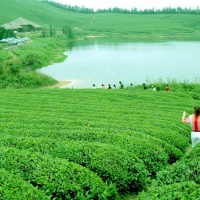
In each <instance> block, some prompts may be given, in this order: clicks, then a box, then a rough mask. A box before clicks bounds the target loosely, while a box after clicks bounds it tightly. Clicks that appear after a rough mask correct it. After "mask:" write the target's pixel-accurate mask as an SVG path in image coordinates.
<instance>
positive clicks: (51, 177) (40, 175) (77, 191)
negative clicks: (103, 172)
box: [0, 148, 118, 199]
mask: <svg viewBox="0 0 200 200" xmlns="http://www.w3.org/2000/svg"><path fill="white" fill-rule="evenodd" d="M0 159H1V161H2V162H1V163H0V168H5V169H6V170H9V171H10V172H12V173H14V174H17V175H19V176H20V177H22V178H23V179H24V180H26V181H29V182H30V183H31V184H32V185H33V186H35V187H36V188H38V189H39V190H41V191H43V192H44V193H45V194H46V195H47V196H51V199H117V196H118V195H117V191H116V189H115V187H114V185H109V186H108V185H107V184H105V183H104V182H103V181H102V180H101V179H100V178H99V177H98V176H97V175H96V174H95V173H93V172H91V171H90V170H88V169H87V168H83V167H81V166H79V165H77V164H74V163H71V162H68V161H66V160H63V159H58V158H54V159H53V158H52V157H50V156H47V155H46V156H44V155H42V154H40V153H30V152H28V151H19V150H17V149H15V148H0Z"/></svg>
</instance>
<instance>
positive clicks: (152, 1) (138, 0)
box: [53, 0, 200, 10]
mask: <svg viewBox="0 0 200 200" xmlns="http://www.w3.org/2000/svg"><path fill="white" fill-rule="evenodd" d="M53 1H55V2H58V3H62V4H67V5H73V6H75V5H76V6H79V7H82V6H84V7H86V8H93V9H94V10H97V9H103V8H113V7H118V8H125V9H132V8H137V9H138V10H140V9H142V10H143V9H149V8H155V9H162V8H165V7H171V8H176V7H182V8H186V7H187V8H196V7H197V6H198V7H199V8H200V0H53Z"/></svg>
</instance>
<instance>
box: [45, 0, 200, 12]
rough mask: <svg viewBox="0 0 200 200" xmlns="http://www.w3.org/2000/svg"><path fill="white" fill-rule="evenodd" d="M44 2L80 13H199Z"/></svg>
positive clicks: (177, 9)
mask: <svg viewBox="0 0 200 200" xmlns="http://www.w3.org/2000/svg"><path fill="white" fill-rule="evenodd" d="M43 1H44V2H46V3H48V4H51V5H54V6H56V7H58V8H62V9H64V10H68V11H73V12H80V13H88V14H89V13H90V14H91V13H123V14H173V13H174V14H180V13H181V14H200V8H199V7H196V8H182V7H177V8H171V7H165V8H162V9H155V8H149V9H144V10H141V9H140V10H139V9H137V8H132V9H131V10H128V9H124V8H118V7H114V8H108V9H98V10H97V11H94V10H93V9H92V8H86V7H84V6H82V7H79V6H71V5H64V4H62V3H58V2H54V1H51V0H43Z"/></svg>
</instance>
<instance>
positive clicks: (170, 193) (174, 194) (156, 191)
mask: <svg viewBox="0 0 200 200" xmlns="http://www.w3.org/2000/svg"><path fill="white" fill-rule="evenodd" d="M199 196H200V188H199V184H196V183H195V182H193V181H186V182H182V183H174V184H171V185H163V186H160V187H151V188H150V189H149V190H148V191H147V192H142V193H140V194H139V195H138V197H137V199H138V200H144V199H145V200H155V199H159V200H166V199H169V200H171V199H177V200H178V199H181V200H188V199H189V200H196V199H198V197H199Z"/></svg>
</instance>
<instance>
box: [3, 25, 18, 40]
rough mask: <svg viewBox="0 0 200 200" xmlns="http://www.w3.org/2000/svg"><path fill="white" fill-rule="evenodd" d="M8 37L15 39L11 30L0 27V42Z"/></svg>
mask: <svg viewBox="0 0 200 200" xmlns="http://www.w3.org/2000/svg"><path fill="white" fill-rule="evenodd" d="M8 37H16V34H15V33H14V32H13V31H11V30H6V29H5V28H3V27H0V40H2V39H3V38H8Z"/></svg>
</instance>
